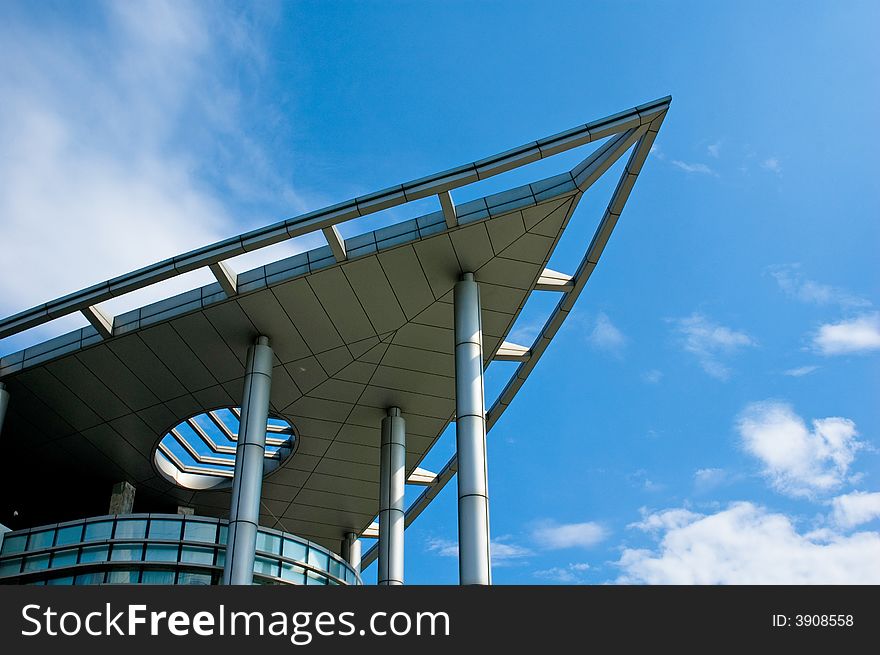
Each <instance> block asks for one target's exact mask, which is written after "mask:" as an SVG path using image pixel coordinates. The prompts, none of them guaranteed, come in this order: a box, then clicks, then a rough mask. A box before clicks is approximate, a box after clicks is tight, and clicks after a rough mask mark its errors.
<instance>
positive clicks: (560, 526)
mask: <svg viewBox="0 0 880 655" xmlns="http://www.w3.org/2000/svg"><path fill="white" fill-rule="evenodd" d="M607 537H608V530H607V529H605V528H604V527H603V526H602V525H600V524H599V523H595V522H593V521H589V522H585V523H557V522H556V521H551V520H547V521H541V522H539V523H538V524H537V525H536V526H535V528H534V529H533V530H532V538H533V539H534V540H535V541H536V542H537V543H538V544H539V545H540V546H541V547H543V548H547V549H549V550H562V549H565V548H592V547H593V546H595V545H596V544H598V543H600V542H602V541H604V540H605V539H606V538H607Z"/></svg>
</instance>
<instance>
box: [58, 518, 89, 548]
mask: <svg viewBox="0 0 880 655" xmlns="http://www.w3.org/2000/svg"><path fill="white" fill-rule="evenodd" d="M82 532H83V526H82V524H81V523H80V524H78V525H68V526H67V527H66V528H58V536H57V537H55V545H56V546H66V545H67V544H78V543H79V542H80V541H82Z"/></svg>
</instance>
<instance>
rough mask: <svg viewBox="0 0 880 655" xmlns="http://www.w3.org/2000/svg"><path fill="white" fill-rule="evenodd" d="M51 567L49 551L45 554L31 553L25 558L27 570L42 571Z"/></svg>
mask: <svg viewBox="0 0 880 655" xmlns="http://www.w3.org/2000/svg"><path fill="white" fill-rule="evenodd" d="M48 568H49V553H46V554H45V555H31V556H30V557H25V558H24V570H25V571H42V570H43V569H48Z"/></svg>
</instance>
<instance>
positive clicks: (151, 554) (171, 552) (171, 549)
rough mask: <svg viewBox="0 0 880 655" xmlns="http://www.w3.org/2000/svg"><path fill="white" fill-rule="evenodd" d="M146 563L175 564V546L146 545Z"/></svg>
mask: <svg viewBox="0 0 880 655" xmlns="http://www.w3.org/2000/svg"><path fill="white" fill-rule="evenodd" d="M144 560H145V561H147V562H176V561H177V546H171V545H162V544H147V555H146V557H145V558H144Z"/></svg>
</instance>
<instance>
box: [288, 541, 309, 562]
mask: <svg viewBox="0 0 880 655" xmlns="http://www.w3.org/2000/svg"><path fill="white" fill-rule="evenodd" d="M283 555H284V556H285V557H289V558H290V559H295V560H296V561H297V562H305V561H306V545H305V544H302V543H300V542H298V541H294V540H293V539H285V540H284V553H283Z"/></svg>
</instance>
